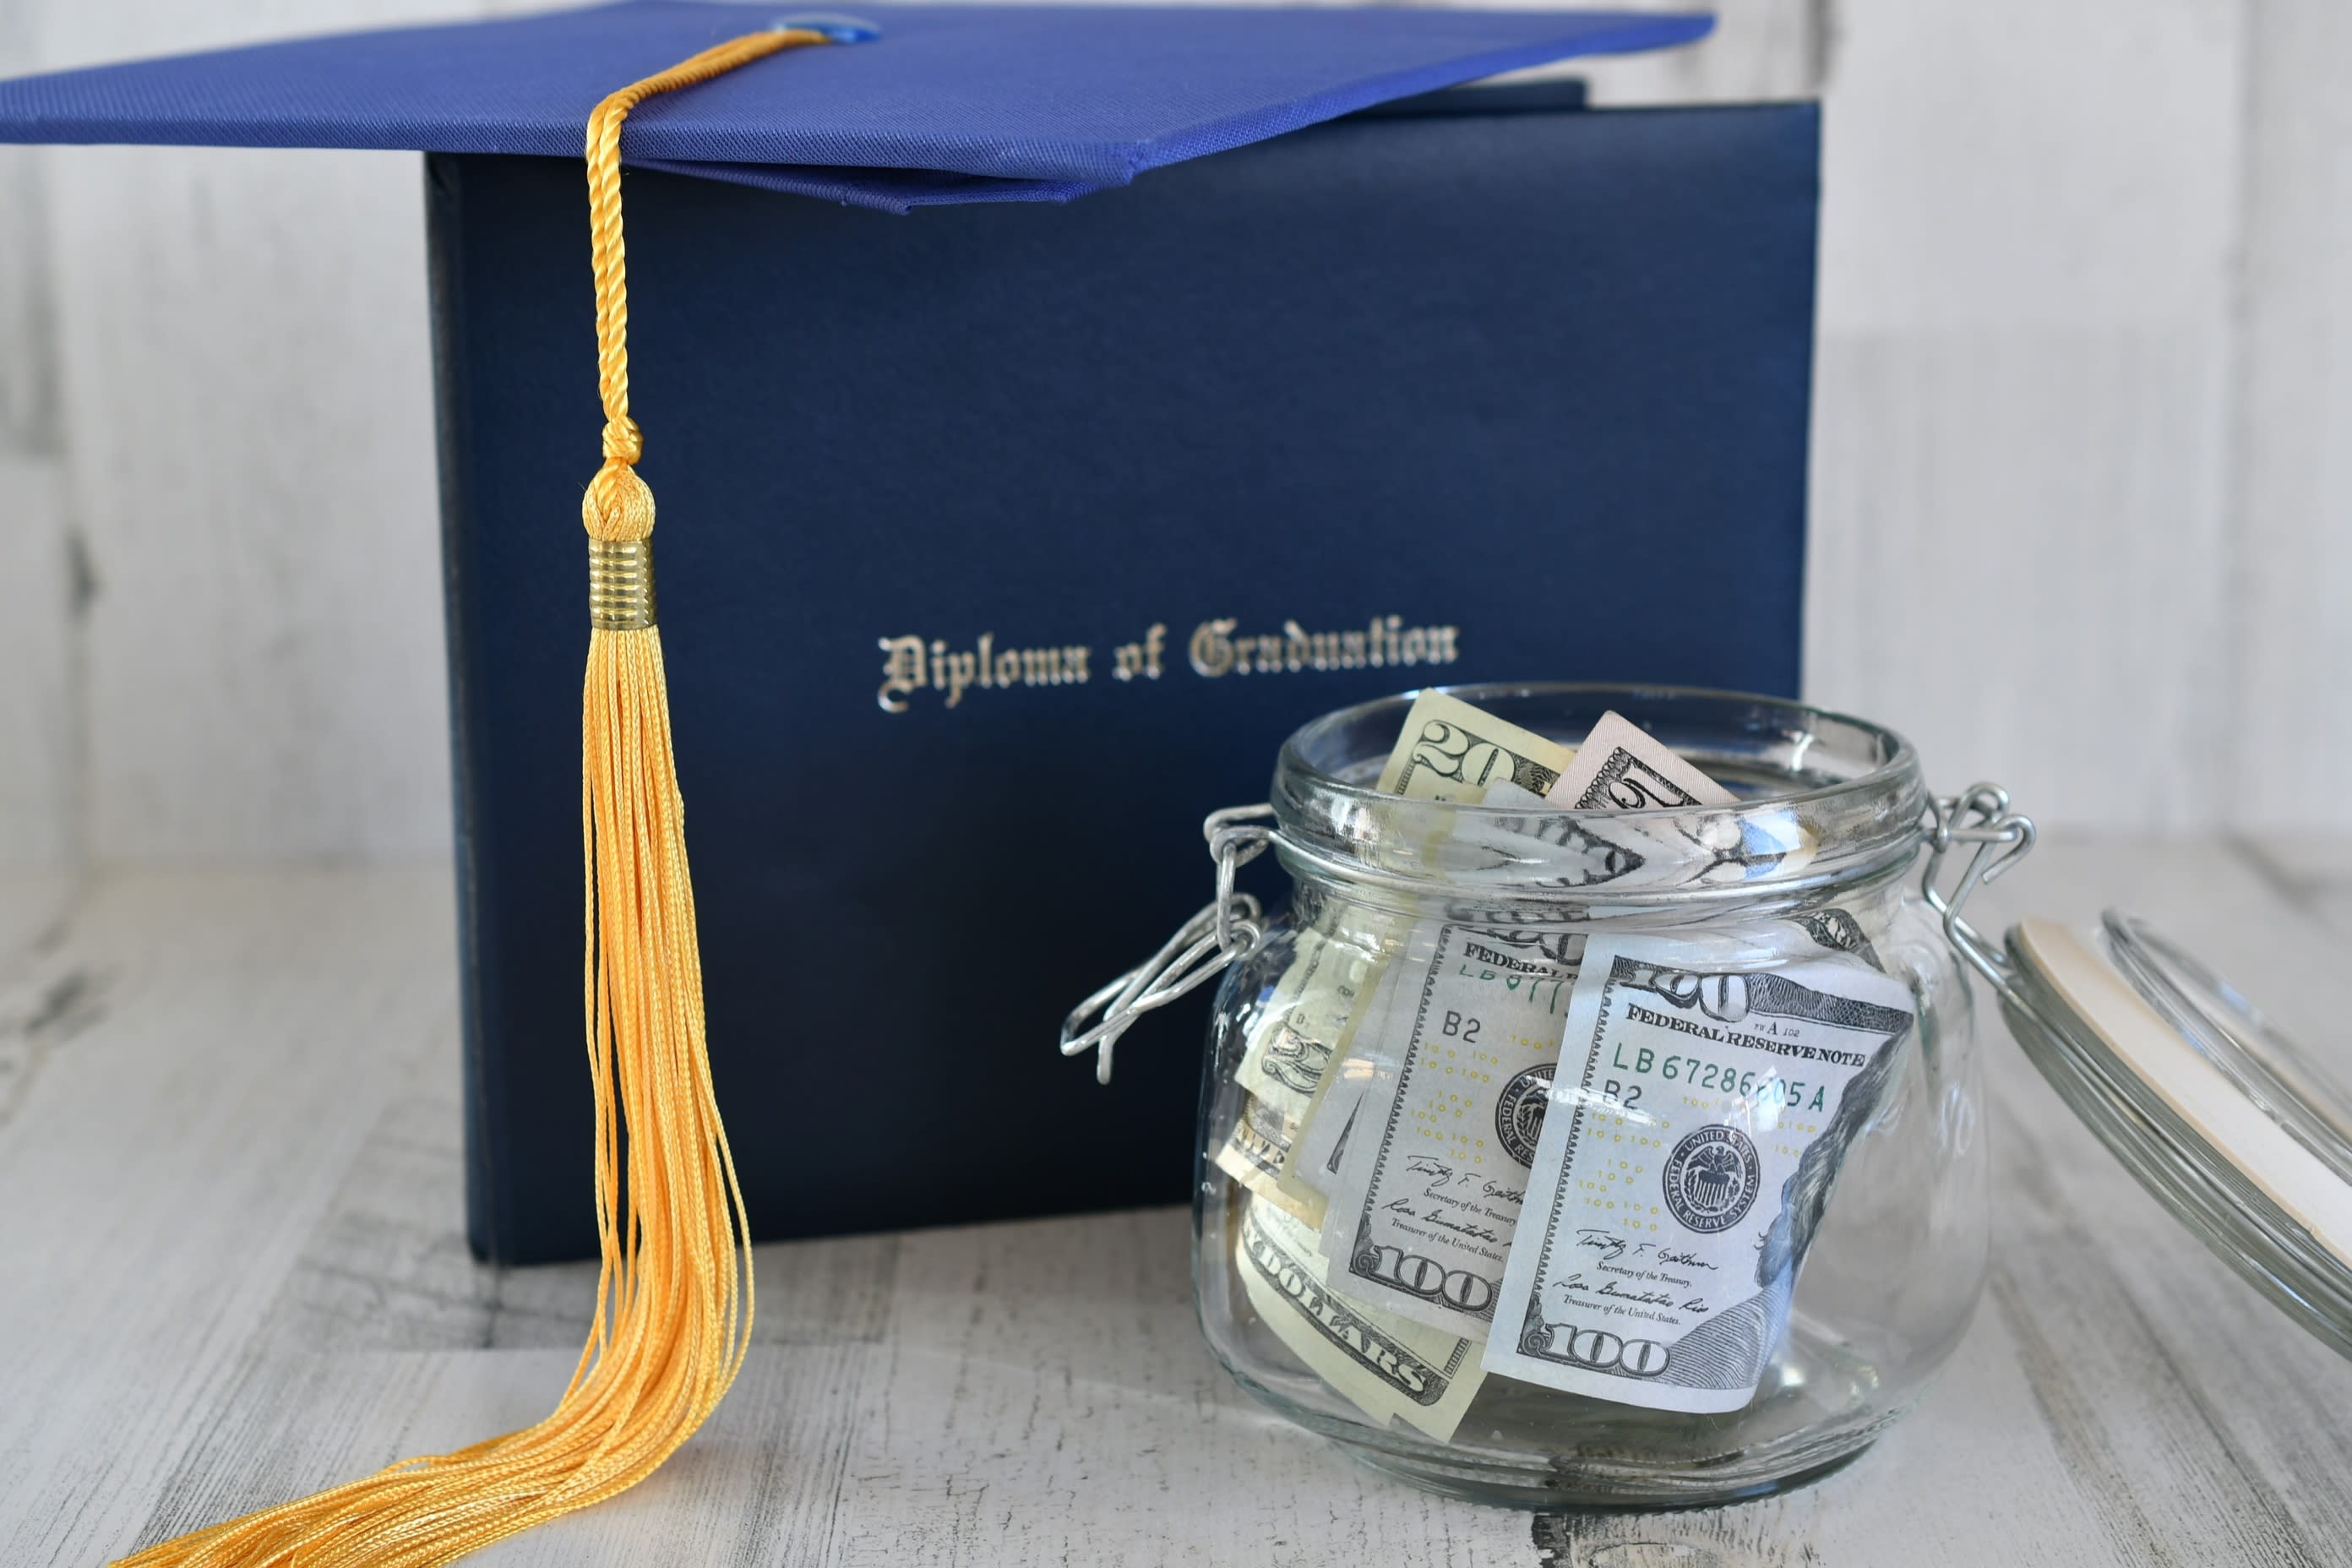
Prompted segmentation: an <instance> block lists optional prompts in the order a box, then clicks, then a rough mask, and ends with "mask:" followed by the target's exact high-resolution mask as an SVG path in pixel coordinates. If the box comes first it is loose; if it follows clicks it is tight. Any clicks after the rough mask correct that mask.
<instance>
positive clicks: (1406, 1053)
mask: <svg viewBox="0 0 2352 1568" xmlns="http://www.w3.org/2000/svg"><path fill="white" fill-rule="evenodd" d="M1575 975H1576V971H1575V970H1574V968H1573V967H1571V966H1570V965H1568V964H1566V963H1561V962H1560V961H1559V960H1558V959H1557V958H1555V957H1553V956H1552V955H1551V954H1550V953H1549V952H1547V951H1546V950H1545V949H1544V948H1543V947H1542V946H1541V945H1539V944H1528V945H1520V944H1518V943H1516V942H1513V940H1512V939H1511V938H1510V937H1508V936H1507V935H1504V934H1500V933H1496V932H1494V931H1486V930H1482V929H1479V928H1476V927H1472V926H1463V925H1444V926H1441V927H1439V928H1437V930H1436V931H1435V932H1434V933H1433V946H1432V950H1431V952H1430V954H1429V957H1428V960H1427V962H1426V963H1425V964H1417V965H1416V973H1413V974H1412V976H1411V982H1412V983H1411V985H1410V988H1409V989H1408V988H1407V986H1406V984H1405V983H1403V982H1401V983H1400V985H1399V990H1398V993H1397V1003H1396V1006H1395V1008H1394V1010H1393V1012H1392V1013H1391V1017H1392V1018H1393V1020H1394V1022H1393V1026H1391V1030H1390V1031H1389V1036H1390V1037H1389V1041H1388V1046H1389V1048H1391V1050H1393V1052H1394V1058H1393V1062H1394V1065H1393V1068H1392V1072H1383V1071H1380V1070H1378V1069H1379V1068H1380V1067H1381V1064H1380V1061H1379V1058H1372V1059H1373V1060H1374V1062H1375V1067H1376V1073H1375V1079H1376V1085H1377V1079H1380V1078H1381V1077H1388V1078H1391V1081H1390V1082H1389V1083H1388V1084H1387V1086H1386V1092H1385V1095H1384V1097H1383V1098H1381V1099H1378V1100H1375V1099H1372V1098H1370V1094H1368V1097H1367V1100H1366V1101H1365V1103H1363V1104H1361V1105H1359V1106H1358V1108H1357V1110H1356V1112H1355V1123H1354V1126H1353V1127H1352V1128H1351V1129H1350V1130H1349V1133H1348V1147H1347V1152H1346V1156H1345V1160H1344V1163H1343V1165H1342V1169H1341V1171H1340V1174H1339V1179H1338V1181H1337V1182H1336V1183H1335V1184H1334V1185H1333V1188H1332V1190H1331V1191H1330V1192H1329V1194H1328V1202H1327V1205H1326V1209H1325V1215H1324V1221H1323V1233H1322V1250H1323V1253H1324V1255H1325V1256H1326V1257H1327V1258H1329V1259H1330V1260H1331V1268H1332V1282H1333V1283H1334V1284H1335V1285H1338V1286H1339V1287H1341V1288H1342V1289H1346V1290H1347V1291H1349V1293H1350V1294H1352V1295H1355V1296H1357V1297H1359V1298H1360V1299H1361V1300H1364V1301H1367V1302H1369V1303H1370V1304H1371V1305H1373V1306H1376V1307H1378V1308H1380V1309H1381V1310H1384V1311H1391V1312H1395V1313H1398V1314H1400V1315H1401V1316H1403V1317H1407V1318H1411V1319H1413V1320H1414V1321H1418V1322H1423V1323H1426V1324H1429V1325H1430V1326H1432V1327H1433V1328H1441V1329H1445V1330H1447V1331H1451V1332H1454V1333H1458V1334H1465V1335H1471V1336H1484V1335H1485V1333H1486V1329H1487V1325H1488V1323H1489V1321H1491V1320H1492V1318H1493V1316H1494V1312H1495V1305H1496V1299H1497V1296H1498V1293H1499V1289H1500V1286H1501V1282H1502V1278H1503V1268H1504V1263H1505V1260H1506V1259H1507V1257H1508V1256H1509V1252H1510V1248H1511V1241H1512V1237H1513V1236H1514V1234H1515V1233H1516V1231H1517V1226H1518V1221H1519V1209H1520V1205H1521V1202H1522V1199H1523V1198H1524V1196H1525V1194H1526V1190H1527V1182H1528V1168H1529V1164H1530V1163H1531V1162H1532V1161H1533V1160H1534V1159H1535V1157H1536V1151H1537V1147H1538V1142H1537V1140H1538V1130H1539V1128H1540V1127H1541V1124H1542V1121H1543V1116H1544V1113H1545V1109H1546V1106H1547V1104H1548V1102H1549V1090H1550V1086H1551V1079H1552V1072H1553V1068H1554V1066H1555V1064H1556V1063H1557V1061H1558V1060H1559V1041H1560V1031H1561V1028H1562V1026H1563V1023H1564V1021H1565V1019H1566V1016H1567V1012H1568V999H1569V988H1570V984H1571V983H1572V982H1573V981H1574V979H1575ZM1371 1092H1372V1093H1378V1092H1379V1090H1378V1088H1377V1087H1376V1088H1375V1089H1374V1090H1373V1091H1371Z"/></svg>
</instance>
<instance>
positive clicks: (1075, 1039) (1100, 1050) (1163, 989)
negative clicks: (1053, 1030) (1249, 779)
mask: <svg viewBox="0 0 2352 1568" xmlns="http://www.w3.org/2000/svg"><path fill="white" fill-rule="evenodd" d="M1273 815H1274V807H1272V806H1271V805H1233V806H1227V807H1226V808H1225V809H1224V810H1223V811H1213V812H1211V813H1210V814H1209V816H1208V820H1207V821H1205V822H1203V823H1202V824H1201V836H1202V837H1204V838H1206V839H1207V840H1208V841H1209V854H1210V856H1211V857H1212V858H1214V859H1215V861H1216V863H1217V896H1216V899H1215V900H1214V901H1213V902H1212V903H1210V904H1209V905H1208V906H1206V907H1205V908H1203V909H1202V910H1201V912H1200V913H1199V914H1196V915H1194V916H1193V917H1192V919H1191V920H1189V921H1185V922H1184V923H1183V924H1182V925H1181V926H1180V927H1178V928H1177V931H1176V934H1175V935H1174V936H1171V937H1170V938H1169V939H1168V941H1167V942H1166V944H1165V945H1164V946H1162V947H1161V948H1160V951H1159V952H1155V953H1153V954H1152V955H1151V956H1150V958H1147V959H1145V960H1144V961H1143V962H1142V963H1139V964H1138V965H1136V966H1135V967H1134V968H1133V969H1130V970H1129V971H1128V972H1127V973H1125V974H1122V975H1120V976H1119V977H1118V979H1116V980H1114V981H1112V982H1111V983H1110V984H1108V985H1106V986H1104V987H1103V988H1102V989H1101V990H1099V991H1097V992H1096V993H1095V994H1093V995H1091V996H1089V997H1087V999H1086V1000H1085V1001H1083V1002H1081V1003H1079V1004H1078V1005H1077V1006H1076V1009H1075V1010H1073V1011H1072V1012H1071V1014H1070V1016H1068V1017H1067V1018H1065V1019H1063V1020H1062V1054H1063V1055H1064V1056H1066V1057H1075V1056H1077V1055H1079V1054H1080V1053H1082V1052H1085V1051H1089V1050H1090V1051H1092V1052H1094V1053H1095V1081H1096V1082H1097V1083H1108V1082H1109V1081H1110V1060H1111V1047H1114V1046H1116V1045H1118V1037H1120V1036H1121V1035H1124V1034H1126V1033H1127V1031H1128V1028H1129V1026H1130V1025H1132V1024H1133V1023H1134V1022H1135V1021H1136V1019H1138V1018H1139V1017H1141V1016H1143V1015H1144V1014H1146V1013H1149V1012H1150V1011H1151V1010H1152V1009H1153V1008H1154V1007H1164V1006H1166V1005H1168V1004H1169V1003H1171V1002H1173V1001H1175V1000H1176V998H1178V997H1179V996H1181V995H1183V994H1185V993H1186V992H1188V991H1191V990H1192V989H1193V988H1195V987H1196V986H1200V985H1202V984H1207V983H1208V982H1209V981H1211V980H1213V979H1214V978H1216V976H1217V975H1218V974H1220V973H1223V971H1224V968H1225V966H1226V965H1227V964H1229V963H1240V962H1241V961H1242V960H1244V959H1245V958H1247V957H1249V956H1250V955H1251V954H1252V953H1254V952H1256V951H1257V950H1258V948H1259V947H1260V946H1262V945H1263V944H1264V943H1265V915H1264V913H1263V912H1262V911H1261V910H1259V909H1258V903H1257V900H1255V898H1252V897H1251V896H1250V895H1249V894H1247V893H1244V892H1238V891H1236V890H1235V889H1234V872H1236V871H1238V870H1240V869H1241V868H1243V867H1244V866H1246V865H1248V864H1249V863H1250V862H1251V861H1253V860H1255V859H1256V858H1258V857H1259V856H1261V855H1263V854H1265V850H1266V846H1267V845H1269V844H1271V843H1273V842H1274V833H1275V830H1274V829H1273V828H1271V827H1265V826H1257V825H1258V824H1259V823H1261V822H1263V820H1264V819H1265V818H1266V817H1269V816H1273ZM1097 1014H1100V1015H1101V1017H1100V1018H1099V1020H1098V1021H1097V1022H1096V1023H1095V1024H1094V1025H1093V1026H1091V1027H1088V1026H1087V1019H1088V1018H1091V1017H1094V1016H1096V1015H1097Z"/></svg>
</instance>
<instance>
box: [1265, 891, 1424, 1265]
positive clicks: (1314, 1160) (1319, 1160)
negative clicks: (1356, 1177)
mask: <svg viewBox="0 0 2352 1568" xmlns="http://www.w3.org/2000/svg"><path fill="white" fill-rule="evenodd" d="M1411 968H1412V941H1411V939H1410V938H1408V940H1407V941H1406V942H1405V943H1404V944H1403V945H1402V947H1401V949H1400V950H1399V952H1397V954H1396V955H1395V956H1394V957H1392V958H1391V960H1390V961H1389V962H1388V963H1386V964H1385V965H1383V967H1382V969H1381V977H1380V980H1379V982H1378V983H1377V984H1375V985H1374V987H1373V991H1372V994H1371V997H1370V1000H1369V1001H1368V1002H1367V1003H1366V1005H1365V1006H1364V1010H1363V1013H1362V1016H1360V1017H1359V1018H1358V1019H1357V1020H1356V1021H1355V1026H1354V1027H1353V1028H1352V1029H1351V1030H1350V1031H1349V1036H1348V1041H1347V1044H1346V1046H1345V1047H1342V1048H1341V1049H1340V1050H1339V1052H1338V1053H1336V1054H1335V1055H1334V1057H1333V1058H1332V1060H1331V1063H1330V1065H1329V1067H1328V1068H1326V1069H1325V1071H1324V1074H1323V1078H1322V1081H1321V1082H1319V1083H1318V1084H1317V1085H1316V1086H1315V1098H1314V1099H1313V1100H1310V1101H1308V1102H1307V1114H1306V1115H1305V1116H1304V1117H1302V1118H1300V1120H1299V1123H1298V1130H1297V1134H1296V1136H1295V1137H1293V1139H1292V1140H1291V1147H1290V1150H1289V1152H1288V1153H1287V1154H1286V1156H1285V1158H1284V1160H1283V1163H1282V1173H1281V1175H1280V1176H1279V1177H1277V1178H1276V1187H1277V1188H1278V1189H1279V1190H1280V1192H1281V1193H1282V1194H1283V1196H1284V1197H1286V1198H1287V1199H1288V1200H1289V1202H1288V1203H1287V1204H1286V1205H1285V1206H1286V1207H1287V1208H1289V1209H1290V1211H1291V1212H1292V1213H1294V1214H1297V1215H1304V1216H1305V1217H1306V1218H1307V1219H1309V1220H1310V1221H1312V1222H1313V1223H1314V1225H1315V1226H1316V1228H1317V1229H1318V1231H1319V1230H1320V1229H1321V1228H1322V1225H1323V1218H1324V1215H1325V1213H1326V1212H1327V1206H1328V1205H1327V1204H1326V1194H1328V1193H1329V1192H1330V1190H1331V1188H1332V1186H1333V1185H1334V1184H1336V1183H1337V1182H1338V1181H1339V1171H1340V1168H1341V1165H1342V1163H1343V1162H1344V1161H1345V1160H1346V1158H1347V1152H1348V1135H1349V1132H1351V1131H1353V1130H1354V1128H1355V1123H1356V1117H1357V1114H1358V1112H1359V1110H1360V1108H1361V1106H1362V1105H1363V1103H1364V1100H1365V1099H1366V1097H1367V1096H1368V1095H1369V1094H1370V1091H1371V1089H1372V1086H1373V1080H1374V1078H1375V1077H1376V1075H1377V1073H1378V1070H1379V1068H1378V1065H1377V1064H1378V1063H1379V1062H1380V1061H1381V1060H1384V1059H1385V1050H1384V1042H1385V1041H1386V1040H1387V1039H1388V1037H1389V1035H1390V1032H1391V1015H1392V1013H1393V1010H1394V1007H1395V1005H1396V993H1397V982H1398V980H1399V978H1400V977H1401V976H1402V974H1403V973H1405V972H1406V971H1408V970H1409V969H1411Z"/></svg>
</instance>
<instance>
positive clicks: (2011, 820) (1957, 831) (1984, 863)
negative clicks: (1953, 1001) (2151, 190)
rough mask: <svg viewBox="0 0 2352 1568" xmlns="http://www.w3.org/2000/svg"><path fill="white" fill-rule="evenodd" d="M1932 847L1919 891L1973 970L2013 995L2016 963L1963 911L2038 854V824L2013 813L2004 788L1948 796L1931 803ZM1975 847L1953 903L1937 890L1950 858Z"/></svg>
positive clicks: (1927, 831)
mask: <svg viewBox="0 0 2352 1568" xmlns="http://www.w3.org/2000/svg"><path fill="white" fill-rule="evenodd" d="M1919 832H1920V837H1922V838H1924V839H1925V840H1926V841H1927V865H1926V866H1925V867H1924V868H1922V869H1921V870H1920V873H1919V891H1920V894H1921V896H1922V897H1924V898H1925V899H1926V900H1927V907H1928V908H1929V909H1932V910H1935V911H1936V912H1937V914H1938V915H1941V916H1942V917H1943V921H1944V940H1945V941H1947V942H1950V943H1951V944H1952V951H1954V952H1958V954H1959V955H1960V956H1961V957H1962V958H1964V959H1966V960H1968V962H1969V966H1970V967H1971V968H1973V969H1975V970H1976V971H1977V972H1978V973H1980V974H1982V975H1983V976H1984V977H1985V978H1986V979H1987V980H1990V981H1991V982H1992V984H1993V989H1994V990H1996V991H1998V992H2000V993H2001V994H2003V995H2007V994H2010V993H2011V984H2010V963H2009V958H2008V956H2007V955H2006V954H2005V953H2003V952H2001V950H2000V945H1999V944H1998V943H1995V942H1988V941H1986V940H1985V938H1984V936H1983V934H1982V933H1981V932H1979V931H1978V930H1977V929H1976V928H1975V927H1974V926H1972V925H1970V924H1969V922H1968V921H1965V920H1963V919H1961V918H1960V910H1961V909H1962V907H1963V906H1965V905H1966V904H1967V903H1968V901H1969V896H1970V895H1971V894H1973V893H1974V892H1975V891H1976V890H1977V889H1979V888H1981V887H1983V886H1984V885H1985V884H1986V883H1988V882H1990V881H1993V880H1994V879H1998V878H1999V877H2000V876H2002V875H2003V874H2004V873H2006V872H2007V871H2008V870H2009V868H2011V867H2012V866H2014V865H2016V864H2017V863H2018V862H2019V861H2020V860H2022V859H2024V858H2025V857H2026V856H2028V855H2030V854H2032V852H2033V844H2034V838H2035V833H2034V827H2033V819H2032V817H2030V816H2024V815H2022V814H2021V813H2019V812H2014V811H2011V809H2010V808H2009V792H2008V791H2007V790H2005V789H2003V788H2001V787H2000V785H1999V784H1976V785H1973V786H1971V787H1970V788H1969V792H1968V793H1967V794H1966V795H1943V796H1939V797H1937V799H1934V800H1931V801H1929V802H1928V803H1927V820H1926V821H1924V822H1923V823H1921V824H1920V828H1919ZM1960 844H1968V845H1973V846H1975V853H1974V854H1972V855H1970V856H1969V863H1968V868H1967V869H1966V870H1964V871H1962V872H1961V873H1960V879H1959V882H1958V885H1956V886H1955V887H1954V888H1953V889H1952V892H1951V896H1950V897H1949V898H1947V897H1945V896H1944V894H1943V892H1942V890H1941V889H1938V888H1937V886H1936V882H1937V878H1938V877H1939V876H1941V874H1942V872H1943V869H1944V858H1945V857H1946V856H1948V855H1949V854H1950V853H1951V851H1952V848H1953V847H1954V846H1955V845H1960Z"/></svg>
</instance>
